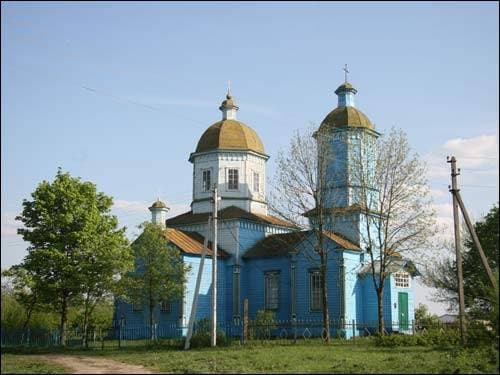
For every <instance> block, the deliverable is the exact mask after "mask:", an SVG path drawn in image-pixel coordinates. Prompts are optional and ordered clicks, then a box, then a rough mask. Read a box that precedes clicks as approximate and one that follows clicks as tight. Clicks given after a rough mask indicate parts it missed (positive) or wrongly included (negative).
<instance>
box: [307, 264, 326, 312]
mask: <svg viewBox="0 0 500 375" xmlns="http://www.w3.org/2000/svg"><path fill="white" fill-rule="evenodd" d="M309 288H310V297H311V301H310V304H311V311H318V310H321V308H322V305H323V293H321V273H320V272H319V271H311V273H310V275H309Z"/></svg>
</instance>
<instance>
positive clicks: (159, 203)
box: [149, 198, 168, 209]
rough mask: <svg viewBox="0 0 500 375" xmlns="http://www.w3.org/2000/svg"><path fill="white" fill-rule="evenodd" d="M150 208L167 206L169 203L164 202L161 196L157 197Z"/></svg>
mask: <svg viewBox="0 0 500 375" xmlns="http://www.w3.org/2000/svg"><path fill="white" fill-rule="evenodd" d="M149 208H150V209H151V208H167V209H168V207H167V205H166V204H165V203H163V202H162V201H161V200H160V198H157V199H156V201H155V202H154V203H153V204H152V205H151V207H149Z"/></svg>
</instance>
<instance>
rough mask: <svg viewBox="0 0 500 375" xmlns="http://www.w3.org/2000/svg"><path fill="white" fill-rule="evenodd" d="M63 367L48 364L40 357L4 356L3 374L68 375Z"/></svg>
mask: <svg viewBox="0 0 500 375" xmlns="http://www.w3.org/2000/svg"><path fill="white" fill-rule="evenodd" d="M67 373H69V371H68V370H67V369H65V368H64V367H62V366H59V365H56V364H53V363H51V362H47V361H45V360H43V359H40V358H39V357H38V356H37V357H33V356H30V355H19V354H2V374H67Z"/></svg>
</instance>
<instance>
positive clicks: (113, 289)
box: [80, 209, 133, 346]
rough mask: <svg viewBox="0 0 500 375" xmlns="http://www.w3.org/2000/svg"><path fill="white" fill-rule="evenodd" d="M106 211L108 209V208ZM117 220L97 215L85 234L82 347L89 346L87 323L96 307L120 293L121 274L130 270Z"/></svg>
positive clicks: (126, 247) (126, 242)
mask: <svg viewBox="0 0 500 375" xmlns="http://www.w3.org/2000/svg"><path fill="white" fill-rule="evenodd" d="M108 210H109V209H108ZM117 226H118V221H117V219H116V217H114V216H109V215H97V216H95V218H94V220H93V221H91V222H90V223H89V224H88V226H87V228H86V229H85V231H84V234H83V236H84V240H83V242H84V243H85V246H84V248H83V250H82V251H81V253H80V255H81V256H82V257H83V258H82V259H81V260H80V264H81V267H82V275H84V276H85V277H84V279H83V280H82V300H83V322H82V327H83V344H84V345H85V346H88V328H89V321H90V318H91V316H92V314H93V313H94V311H95V308H96V306H98V305H99V304H102V302H103V301H104V300H105V299H109V298H110V297H111V296H112V295H114V294H116V295H120V294H121V293H122V284H123V283H122V282H121V280H120V278H121V276H122V275H125V273H126V272H128V271H130V270H131V269H132V267H133V256H132V252H131V249H130V247H129V244H128V241H127V239H126V237H125V228H122V229H116V228H117Z"/></svg>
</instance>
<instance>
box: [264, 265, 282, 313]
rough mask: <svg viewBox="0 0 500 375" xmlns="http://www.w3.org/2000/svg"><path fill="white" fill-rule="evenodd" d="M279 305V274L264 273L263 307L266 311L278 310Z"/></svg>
mask: <svg viewBox="0 0 500 375" xmlns="http://www.w3.org/2000/svg"><path fill="white" fill-rule="evenodd" d="M279 305H280V272H279V271H267V272H265V273H264V307H265V309H266V310H278V309H279Z"/></svg>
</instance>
